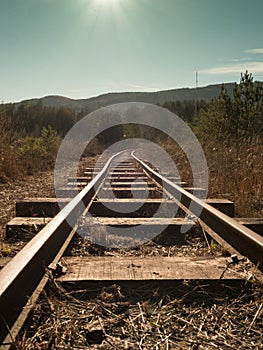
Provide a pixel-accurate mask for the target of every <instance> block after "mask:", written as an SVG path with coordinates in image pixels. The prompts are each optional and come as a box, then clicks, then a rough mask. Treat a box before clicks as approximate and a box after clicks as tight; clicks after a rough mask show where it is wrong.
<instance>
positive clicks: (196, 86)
mask: <svg viewBox="0 0 263 350" xmlns="http://www.w3.org/2000/svg"><path fill="white" fill-rule="evenodd" d="M195 88H196V90H197V88H198V71H196V72H195ZM196 112H197V97H195V113H196Z"/></svg>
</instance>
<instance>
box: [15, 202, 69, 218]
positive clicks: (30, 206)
mask: <svg viewBox="0 0 263 350" xmlns="http://www.w3.org/2000/svg"><path fill="white" fill-rule="evenodd" d="M69 201H70V198H59V199H57V198H28V199H23V200H20V201H17V202H16V216H20V217H30V216H34V217H53V216H55V215H57V213H58V212H59V211H60V209H61V208H63V207H64V206H65V205H66V204H68V203H69Z"/></svg>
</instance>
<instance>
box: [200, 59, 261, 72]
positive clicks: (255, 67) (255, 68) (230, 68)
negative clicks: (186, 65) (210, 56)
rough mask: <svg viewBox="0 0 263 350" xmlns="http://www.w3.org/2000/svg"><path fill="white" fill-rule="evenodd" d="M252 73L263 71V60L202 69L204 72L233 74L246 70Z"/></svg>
mask: <svg viewBox="0 0 263 350" xmlns="http://www.w3.org/2000/svg"><path fill="white" fill-rule="evenodd" d="M246 70H247V71H249V72H251V73H263V62H249V63H239V64H229V65H225V66H217V67H211V68H207V69H202V70H200V72H201V73H203V74H233V73H242V72H245V71H246Z"/></svg>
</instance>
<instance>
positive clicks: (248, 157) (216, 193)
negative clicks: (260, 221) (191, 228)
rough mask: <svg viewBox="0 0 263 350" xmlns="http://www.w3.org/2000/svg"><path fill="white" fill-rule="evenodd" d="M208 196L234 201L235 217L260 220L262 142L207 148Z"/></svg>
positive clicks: (262, 212) (209, 146) (262, 174)
mask: <svg viewBox="0 0 263 350" xmlns="http://www.w3.org/2000/svg"><path fill="white" fill-rule="evenodd" d="M205 153H206V157H207V162H208V166H209V175H210V181H209V196H210V197H214V198H215V197H218V198H220V197H221V198H222V197H223V198H228V199H231V200H233V201H234V203H235V210H236V216H240V217H253V216H254V217H263V199H262V194H263V181H262V179H263V163H262V156H263V142H262V140H261V139H255V140H250V141H247V142H242V143H240V144H236V145H233V146H232V147H230V146H224V145H217V146H216V145H208V146H206V147H205Z"/></svg>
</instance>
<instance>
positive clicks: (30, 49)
mask: <svg viewBox="0 0 263 350" xmlns="http://www.w3.org/2000/svg"><path fill="white" fill-rule="evenodd" d="M262 16H263V0H0V48H1V49H0V50H1V51H0V101H1V100H3V101H4V102H10V101H20V100H22V99H26V98H33V97H41V96H45V95H51V94H56V95H64V96H67V97H72V98H86V97H90V96H95V95H99V94H102V93H105V92H113V91H155V90H162V89H170V88H179V87H194V86H195V71H198V76H199V83H198V84H199V86H205V85H209V84H213V83H221V82H228V81H239V79H240V73H241V72H244V71H245V70H246V69H248V70H249V71H250V72H251V73H253V75H254V77H255V79H257V80H263V19H262V18H263V17H262Z"/></svg>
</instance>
